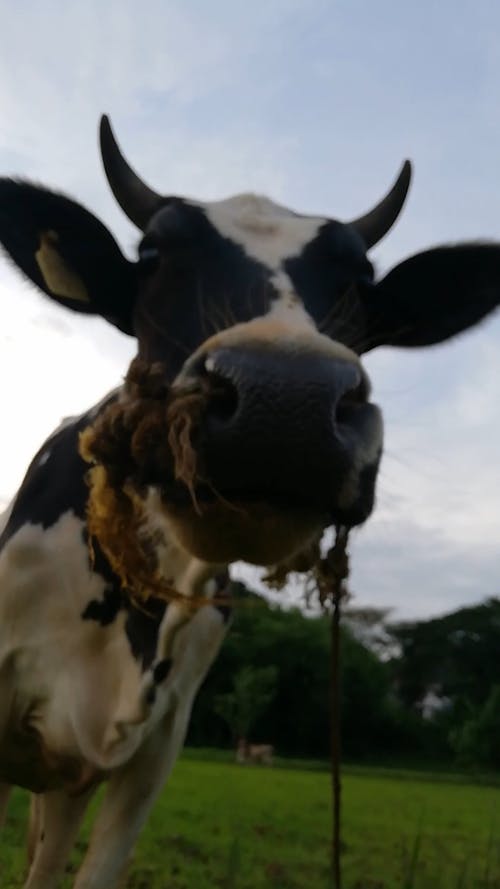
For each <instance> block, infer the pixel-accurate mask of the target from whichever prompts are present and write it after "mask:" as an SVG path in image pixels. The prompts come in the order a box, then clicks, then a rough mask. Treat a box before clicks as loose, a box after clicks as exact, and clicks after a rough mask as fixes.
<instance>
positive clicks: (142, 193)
mask: <svg viewBox="0 0 500 889" xmlns="http://www.w3.org/2000/svg"><path fill="white" fill-rule="evenodd" d="M99 139H100V143H101V154H102V162H103V164H104V171H105V173H106V176H107V179H108V182H109V184H110V186H111V191H112V192H113V194H114V196H115V198H116V200H117V201H118V203H119V205H120V207H121V208H122V210H123V212H124V213H125V214H126V215H127V216H128V218H129V219H130V220H131V221H132V222H133V223H134V225H136V226H137V227H138V228H140V229H141V230H142V231H144V229H145V227H146V225H147V224H148V222H149V220H150V219H151V216H152V215H153V213H154V212H155V211H156V210H157V209H158V206H159V204H160V202H161V200H162V197H161V195H159V194H157V193H156V192H155V191H153V190H152V189H151V188H149V187H148V186H147V185H146V184H145V183H144V182H143V181H142V179H140V178H139V176H138V175H137V173H135V172H134V170H133V169H132V167H130V166H129V165H128V163H127V161H126V160H125V158H124V157H123V155H122V153H121V151H120V149H119V147H118V143H117V141H116V139H115V137H114V135H113V130H112V129H111V124H110V122H109V118H108V116H107V114H103V116H102V117H101V124H100V129H99Z"/></svg>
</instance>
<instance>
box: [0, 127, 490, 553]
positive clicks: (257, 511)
mask: <svg viewBox="0 0 500 889" xmlns="http://www.w3.org/2000/svg"><path fill="white" fill-rule="evenodd" d="M101 149H102V154H103V160H104V166H105V170H106V174H107V177H108V180H109V183H110V185H111V188H112V190H113V193H114V195H115V197H116V199H117V201H118V203H119V204H120V206H121V207H122V209H123V210H124V211H125V213H126V214H127V216H128V217H129V218H130V219H131V220H132V222H134V223H135V225H137V227H138V228H139V229H140V230H141V232H142V235H141V238H140V241H139V244H138V258H137V261H135V262H130V261H128V260H127V259H126V258H125V257H124V256H123V255H122V253H121V251H120V249H119V247H118V245H117V244H116V242H115V240H114V238H113V237H112V235H111V234H110V232H109V231H108V230H107V229H106V228H105V227H104V226H103V225H102V224H101V223H100V222H99V221H98V220H97V219H96V218H95V217H94V216H92V215H91V214H90V213H88V212H87V211H86V210H85V209H83V208H82V207H81V206H80V205H78V204H76V203H74V202H73V201H71V200H69V199H68V198H66V197H63V196H61V195H58V194H54V193H52V192H49V191H47V190H45V189H42V188H40V187H37V186H34V185H31V184H28V183H24V182H15V181H12V180H3V181H2V182H1V184H0V240H1V241H2V243H3V244H4V246H5V248H6V250H7V251H8V252H9V253H10V255H11V257H12V258H13V260H14V262H15V263H16V264H17V265H18V266H19V267H20V268H21V269H22V270H23V271H24V272H25V274H26V275H27V276H28V277H29V278H30V279H31V280H32V281H34V282H35V283H36V284H37V285H38V287H39V288H40V289H41V290H43V291H45V293H47V294H48V295H49V296H50V297H51V298H52V299H54V300H56V301H58V302H60V303H62V304H63V305H65V306H68V307H70V308H72V309H74V310H77V311H82V312H87V313H94V314H99V315H101V316H103V317H104V318H106V319H107V320H108V321H110V322H111V323H113V324H114V325H115V326H117V327H118V328H119V329H120V330H122V331H125V332H126V333H128V334H131V335H133V336H135V337H137V340H138V350H139V356H140V357H141V358H142V359H144V361H146V362H151V363H153V362H162V363H163V365H164V366H165V376H166V379H167V382H168V383H169V385H170V386H171V387H172V390H173V391H176V392H178V393H181V394H182V393H184V392H185V393H193V392H196V391H197V390H198V389H201V388H203V392H204V395H205V407H204V411H203V416H202V419H201V426H202V435H201V438H200V441H201V442H202V445H200V447H202V448H203V461H204V465H205V467H206V472H207V476H206V480H208V482H209V484H208V485H205V487H204V489H203V491H200V492H199V493H200V497H201V502H202V508H201V510H198V511H197V510H196V509H194V508H193V504H192V503H191V501H190V500H189V499H187V500H186V501H185V502H184V503H182V502H177V503H173V502H172V503H168V502H167V503H166V504H165V503H164V508H165V510H166V512H167V514H168V520H169V522H170V525H171V528H172V533H173V534H174V537H176V539H177V540H178V541H179V542H180V543H181V544H182V545H183V547H184V548H185V549H187V550H188V551H190V552H191V553H193V554H194V555H197V556H199V557H201V558H203V559H207V560H210V561H231V560H234V559H237V558H244V559H247V560H249V561H253V562H257V563H261V564H270V563H275V562H276V561H279V560H281V559H283V558H284V557H285V556H287V555H289V554H290V553H291V552H293V551H295V550H297V549H299V548H300V547H301V546H302V545H304V544H305V543H306V542H307V540H308V539H309V538H310V537H312V536H313V535H315V534H317V533H318V531H319V530H320V529H321V528H323V527H324V526H326V525H327V524H331V523H336V524H342V525H355V524H359V523H360V522H363V521H364V520H365V519H366V518H367V516H368V515H369V514H370V512H371V510H372V506H373V500H374V489H375V480H376V475H377V468H378V464H379V459H380V454H381V449H382V423H381V419H380V413H379V411H378V409H377V408H376V407H375V406H374V405H373V404H371V403H370V400H369V398H370V385H369V381H368V378H367V375H366V373H365V371H364V370H363V368H362V366H361V363H360V358H359V356H360V355H361V354H362V353H363V352H365V351H367V350H368V349H371V348H373V347H375V346H378V345H383V344H390V345H401V346H425V345H428V344H431V343H435V342H438V341H441V340H444V339H446V338H448V337H450V336H452V335H453V334H456V333H458V332H459V331H461V330H463V329H465V328H467V327H469V326H470V325H471V324H473V323H474V322H476V321H477V320H479V319H480V318H481V317H482V316H483V315H485V314H486V313H487V312H488V311H489V310H490V309H492V308H493V307H494V306H495V305H497V303H498V295H497V294H498V283H499V281H500V250H499V248H498V247H496V246H486V245H462V246H455V247H444V248H436V249H434V250H430V251H428V252H425V253H421V254H419V255H417V256H414V257H413V258H411V259H409V260H407V261H405V262H403V263H401V264H400V265H398V266H397V267H396V268H394V269H393V270H392V271H391V272H390V273H389V274H388V275H387V276H386V277H385V278H384V279H382V280H381V281H374V274H373V268H372V265H371V264H370V262H369V260H368V258H367V255H366V251H367V250H368V249H369V248H370V247H372V246H373V245H374V244H375V243H377V241H379V240H380V239H381V238H382V237H383V236H384V235H385V234H386V232H387V231H388V230H389V228H390V227H391V225H392V224H393V223H394V221H395V219H396V218H397V216H398V214H399V212H400V210H401V207H402V205H403V202H404V199H405V196H406V193H407V190H408V186H409V182H410V165H409V163H408V162H406V163H405V164H404V166H403V168H402V170H401V172H400V174H399V176H398V178H397V180H396V182H395V184H394V186H393V188H392V189H391V190H390V192H389V193H388V195H387V196H386V197H385V198H384V199H383V200H382V201H381V202H380V204H378V205H377V206H376V207H375V208H374V209H373V210H372V211H371V212H370V213H368V214H367V215H366V216H363V217H362V218H360V219H357V220H355V221H353V222H350V223H341V222H338V221H336V220H332V219H327V218H319V217H312V216H304V215H301V214H298V213H295V212H293V211H291V210H289V209H287V208H285V207H281V206H279V205H277V204H275V203H273V202H272V201H270V200H268V199H267V198H263V197H256V196H254V195H239V196H237V197H233V198H230V199H227V200H223V201H218V202H214V203H200V202H197V201H192V200H186V199H183V198H178V197H163V196H162V195H160V194H157V193H156V192H154V191H152V190H151V189H150V188H148V187H147V186H146V185H145V184H144V183H143V182H142V181H141V180H140V179H139V177H138V176H137V175H136V174H135V173H134V172H133V170H132V169H131V168H130V167H129V165H128V164H127V162H126V161H125V160H124V158H123V156H122V155H121V153H120V150H119V148H118V146H117V144H116V142H115V140H114V137H113V134H112V131H111V128H110V125H109V122H108V120H107V118H103V121H102V125H101ZM211 490H212V491H213V490H215V491H217V492H218V495H217V496H216V495H213V496H211V493H210V491H211Z"/></svg>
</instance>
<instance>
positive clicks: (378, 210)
mask: <svg viewBox="0 0 500 889" xmlns="http://www.w3.org/2000/svg"><path fill="white" fill-rule="evenodd" d="M410 181H411V163H410V161H405V162H404V164H403V166H402V168H401V172H400V174H399V176H398V178H397V179H396V181H395V183H394V185H393V186H392V188H391V190H390V192H389V193H388V194H386V196H385V198H383V199H382V200H381V201H380V203H379V204H377V206H376V207H374V208H373V210H370V212H369V213H367V214H366V216H360V218H359V219H354V220H353V222H351V223H350V225H352V226H353V228H355V229H356V231H357V232H358V234H360V235H361V237H362V238H363V240H364V242H365V244H366V249H367V250H368V249H369V248H370V247H373V245H374V244H376V243H377V242H378V241H380V240H381V239H382V238H383V237H384V235H385V234H387V232H388V231H389V229H390V228H391V226H392V225H394V223H395V222H396V219H397V218H398V216H399V214H400V212H401V209H402V207H403V204H404V202H405V198H406V195H407V194H408V189H409V187H410Z"/></svg>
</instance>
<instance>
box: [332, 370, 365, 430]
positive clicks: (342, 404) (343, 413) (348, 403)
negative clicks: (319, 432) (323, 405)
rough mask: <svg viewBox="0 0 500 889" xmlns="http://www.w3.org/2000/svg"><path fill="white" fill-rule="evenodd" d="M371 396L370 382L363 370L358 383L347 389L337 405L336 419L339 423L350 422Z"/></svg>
mask: <svg viewBox="0 0 500 889" xmlns="http://www.w3.org/2000/svg"><path fill="white" fill-rule="evenodd" d="M369 397H370V383H369V381H368V377H367V376H366V374H365V373H364V372H361V375H360V378H359V381H358V382H357V384H356V385H354V386H352V387H351V388H349V389H347V390H346V391H345V392H344V393H343V395H342V396H341V397H340V398H339V400H338V402H337V404H336V405H335V420H336V422H337V423H348V422H349V421H350V420H351V419H352V417H353V415H354V414H355V412H356V410H357V409H358V408H359V407H360V406H362V405H365V404H366V403H367V401H368V399H369Z"/></svg>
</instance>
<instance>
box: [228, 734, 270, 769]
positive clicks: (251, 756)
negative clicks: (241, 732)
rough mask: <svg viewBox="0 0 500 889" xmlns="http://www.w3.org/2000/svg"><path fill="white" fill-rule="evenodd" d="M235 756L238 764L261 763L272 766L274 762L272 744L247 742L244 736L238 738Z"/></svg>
mask: <svg viewBox="0 0 500 889" xmlns="http://www.w3.org/2000/svg"><path fill="white" fill-rule="evenodd" d="M235 758H236V762H237V763H239V765H246V764H247V763H254V764H257V763H260V764H261V765H266V766H272V765H273V762H274V746H273V745H272V744H249V743H248V741H247V740H246V739H245V738H240V740H239V741H238V746H237V748H236V757H235Z"/></svg>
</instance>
